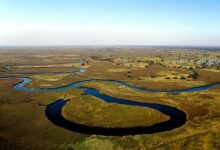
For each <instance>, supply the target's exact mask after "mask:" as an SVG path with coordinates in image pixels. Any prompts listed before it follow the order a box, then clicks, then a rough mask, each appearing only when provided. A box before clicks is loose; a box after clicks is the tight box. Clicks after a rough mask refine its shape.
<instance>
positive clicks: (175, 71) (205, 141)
mask: <svg viewBox="0 0 220 150" xmlns="http://www.w3.org/2000/svg"><path fill="white" fill-rule="evenodd" d="M42 53H43V55H42ZM96 54H99V57H97V56H96ZM94 56H96V57H94ZM94 58H95V59H94ZM219 58H220V53H219V52H218V51H203V50H163V49H148V50H145V49H135V50H134V49H126V48H113V49H111V50H109V49H105V48H102V49H99V48H89V49H83V50H77V49H62V52H60V50H59V49H55V50H37V51H28V50H23V49H17V50H11V51H1V55H0V66H1V72H0V75H3V74H8V73H21V74H22V73H24V74H25V75H23V76H25V77H31V78H33V82H32V83H30V84H28V85H27V87H38V88H39V87H41V88H43V87H46V88H48V87H58V86H65V85H68V84H70V83H73V82H77V81H81V80H87V79H93V78H95V79H112V80H119V81H125V82H129V83H132V84H135V85H137V86H140V87H147V88H153V89H182V88H188V87H193V86H199V85H205V84H208V83H213V82H217V81H220V72H219V70H218V69H217V67H218V66H215V65H214V66H201V65H200V64H199V62H200V61H206V60H209V61H215V60H219ZM81 59H85V60H86V61H87V63H88V64H86V65H85V66H84V65H83V66H82V67H86V68H87V72H85V73H82V74H80V75H69V74H67V73H64V74H61V73H62V72H72V71H76V70H77V68H78V67H81V64H80V63H79V60H81ZM8 65H13V66H16V68H12V69H11V70H10V69H9V70H8V69H5V68H4V66H8ZM27 68H28V69H27ZM192 71H196V72H197V73H198V77H197V78H195V79H193V78H188V76H189V75H190V74H191V73H192ZM38 72H49V73H50V72H51V73H52V72H55V74H37V73H38ZM20 76H22V75H20ZM181 77H184V78H181ZM19 81H20V80H19V79H16V78H0V122H1V124H0V149H4V150H11V149H13V150H14V149H15V150H16V149H18V150H20V149H22V150H28V149H34V150H35V149H36V150H38V149H43V150H44V149H53V150H54V149H58V150H59V149H60V150H67V149H68V150H71V149H89V150H99V149H107V150H111V149H112V150H122V149H123V150H124V149H132V150H133V149H134V150H135V149H136V150H139V149H142V150H146V149H158V150H161V149H173V150H176V149H199V150H200V149H207V150H209V149H216V150H217V149H219V148H220V124H219V122H220V87H216V88H213V89H211V90H208V91H202V92H193V93H180V94H175V93H173V94H171V93H150V92H141V91H137V90H133V89H130V88H127V87H124V86H119V85H116V84H112V83H107V82H90V83H86V84H84V85H82V86H86V87H92V88H96V89H99V90H100V91H101V93H105V94H108V95H110V96H113V97H118V98H123V99H129V100H133V101H141V102H151V103H158V104H166V105H170V106H175V107H177V108H179V109H181V110H183V111H184V112H185V113H186V114H187V123H186V124H185V125H184V126H182V127H180V128H178V129H175V130H171V131H167V132H161V133H157V134H149V135H147V134H146V135H145V134H143V135H135V136H123V137H112V136H98V135H85V134H80V133H76V132H71V131H68V130H65V129H63V128H60V127H57V126H55V125H54V124H52V123H51V122H50V121H49V120H48V119H47V118H46V116H45V108H46V105H48V104H50V103H52V102H54V101H56V100H58V99H71V101H69V103H68V104H67V105H66V106H65V107H64V109H63V111H62V113H63V115H64V116H65V117H66V118H68V119H69V120H72V121H76V122H79V123H82V124H88V125H95V126H104V127H117V126H121V127H127V126H142V125H149V124H153V123H155V122H160V121H163V120H166V119H168V118H167V116H165V115H163V114H161V113H160V112H158V111H155V110H152V109H148V108H139V107H132V106H123V105H118V104H107V103H104V102H103V101H101V100H99V99H96V98H94V97H90V96H82V95H81V94H82V93H83V91H82V90H76V89H70V90H66V91H58V92H50V93H27V92H20V91H17V90H14V89H13V88H12V86H13V85H14V84H15V83H17V82H19ZM113 120H114V122H113Z"/></svg>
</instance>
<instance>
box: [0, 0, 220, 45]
mask: <svg viewBox="0 0 220 150" xmlns="http://www.w3.org/2000/svg"><path fill="white" fill-rule="evenodd" d="M0 45H1V46H8V45H13V46H16V45H21V46H23V45H155V46H160V45H178V46H220V1H219V0H0Z"/></svg>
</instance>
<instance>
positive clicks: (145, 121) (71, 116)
mask: <svg viewBox="0 0 220 150" xmlns="http://www.w3.org/2000/svg"><path fill="white" fill-rule="evenodd" d="M62 114H63V116H64V117H65V118H66V119H68V120H70V121H72V122H75V123H79V124H83V125H88V126H97V127H104V128H115V127H121V128H123V127H136V126H150V125H153V124H155V123H159V122H163V121H166V120H168V119H169V116H167V115H165V114H163V113H161V112H159V111H157V110H154V109H151V108H142V107H138V106H127V105H120V104H115V103H106V102H103V101H102V100H100V99H98V98H95V97H92V96H83V97H78V99H77V98H73V99H71V101H69V102H68V104H67V105H66V106H65V107H64V108H63V110H62Z"/></svg>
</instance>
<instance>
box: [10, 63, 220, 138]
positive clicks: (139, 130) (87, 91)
mask: <svg viewBox="0 0 220 150" xmlns="http://www.w3.org/2000/svg"><path fill="white" fill-rule="evenodd" d="M9 68H10V67H9ZM85 71H86V69H83V68H80V69H79V71H78V72H74V73H71V74H72V75H76V74H80V73H83V72H85ZM19 79H21V80H22V81H21V82H19V83H17V84H15V85H14V88H15V89H16V90H20V91H25V92H53V91H60V90H67V89H71V88H74V89H81V90H83V91H84V93H83V95H92V96H94V97H97V98H99V99H101V100H103V101H105V102H107V103H117V104H122V105H132V106H139V107H148V108H152V109H155V110H158V111H160V112H161V113H163V114H165V115H168V116H169V117H170V119H169V120H167V121H163V122H160V123H156V124H153V125H150V126H141V127H129V128H103V127H97V126H87V125H83V124H78V123H74V122H71V121H69V120H67V119H66V118H64V117H63V115H62V113H61V112H62V108H63V107H64V106H65V104H66V103H67V102H68V100H57V101H55V102H54V103H52V104H50V105H48V106H47V108H46V112H45V113H46V116H47V118H48V119H49V120H50V121H51V122H53V123H54V124H55V125H57V126H59V127H62V128H65V129H67V130H71V131H74V132H80V133H85V134H98V135H112V136H122V135H135V134H152V133H158V132H164V131H169V130H172V129H176V128H178V127H181V126H183V125H184V124H185V122H186V121H187V115H186V113H185V112H184V111H182V110H180V109H178V108H175V107H172V106H168V105H162V104H156V103H143V102H136V101H131V100H127V99H120V98H116V97H111V96H109V95H106V94H103V93H100V91H99V90H96V89H93V88H87V87H81V85H82V84H84V83H87V82H94V81H96V82H111V83H114V84H119V85H123V86H126V87H129V88H132V89H135V90H141V91H146V92H167V93H181V92H198V91H202V90H208V89H211V88H214V87H216V86H220V82H216V83H213V84H209V85H205V86H199V87H193V88H188V89H182V90H155V89H148V88H141V87H138V86H135V85H132V84H130V83H127V82H122V81H116V80H99V79H92V80H84V81H80V82H76V83H72V84H69V85H66V86H62V87H56V88H26V87H25V85H26V84H28V83H30V82H31V81H32V79H31V78H19ZM83 95H82V96H83Z"/></svg>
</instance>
